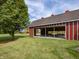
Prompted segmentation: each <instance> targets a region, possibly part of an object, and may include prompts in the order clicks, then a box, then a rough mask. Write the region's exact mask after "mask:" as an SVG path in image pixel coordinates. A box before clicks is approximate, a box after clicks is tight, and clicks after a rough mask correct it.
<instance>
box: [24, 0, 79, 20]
mask: <svg viewBox="0 0 79 59" xmlns="http://www.w3.org/2000/svg"><path fill="white" fill-rule="evenodd" d="M25 3H26V4H27V6H28V13H29V18H30V20H31V21H34V20H38V19H41V18H46V17H49V16H51V15H52V14H53V15H57V14H61V13H64V12H65V11H66V10H69V11H72V10H77V9H79V0H25Z"/></svg>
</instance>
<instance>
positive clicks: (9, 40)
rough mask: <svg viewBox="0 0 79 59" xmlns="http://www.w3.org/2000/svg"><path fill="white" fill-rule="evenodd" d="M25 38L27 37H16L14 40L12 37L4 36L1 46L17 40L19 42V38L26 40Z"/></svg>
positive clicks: (0, 39)
mask: <svg viewBox="0 0 79 59" xmlns="http://www.w3.org/2000/svg"><path fill="white" fill-rule="evenodd" d="M24 37H26V36H21V35H16V36H15V38H14V39H12V37H11V36H8V35H6V36H4V35H3V36H1V37H0V44H3V43H8V42H11V41H15V40H17V39H19V38H24Z"/></svg>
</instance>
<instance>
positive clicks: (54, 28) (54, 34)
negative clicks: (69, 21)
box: [53, 27, 55, 37]
mask: <svg viewBox="0 0 79 59" xmlns="http://www.w3.org/2000/svg"><path fill="white" fill-rule="evenodd" d="M53 32H54V37H55V27H54V28H53Z"/></svg>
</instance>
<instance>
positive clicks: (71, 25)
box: [69, 22, 73, 40]
mask: <svg viewBox="0 0 79 59" xmlns="http://www.w3.org/2000/svg"><path fill="white" fill-rule="evenodd" d="M69 25H70V31H69V32H70V35H69V36H70V40H73V22H70V24H69Z"/></svg>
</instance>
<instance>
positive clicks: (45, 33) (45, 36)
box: [45, 27, 46, 37]
mask: <svg viewBox="0 0 79 59" xmlns="http://www.w3.org/2000/svg"><path fill="white" fill-rule="evenodd" d="M45 37H46V27H45Z"/></svg>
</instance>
